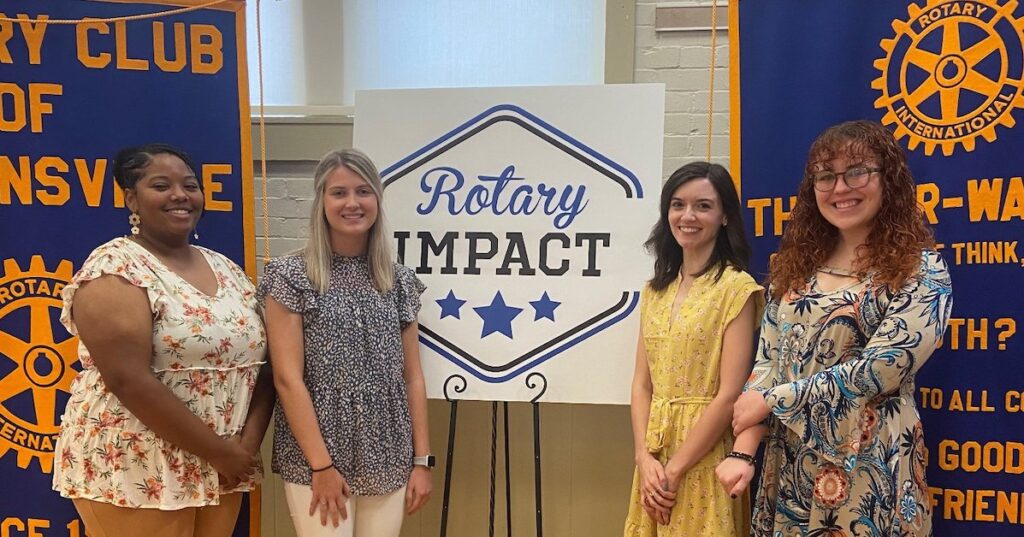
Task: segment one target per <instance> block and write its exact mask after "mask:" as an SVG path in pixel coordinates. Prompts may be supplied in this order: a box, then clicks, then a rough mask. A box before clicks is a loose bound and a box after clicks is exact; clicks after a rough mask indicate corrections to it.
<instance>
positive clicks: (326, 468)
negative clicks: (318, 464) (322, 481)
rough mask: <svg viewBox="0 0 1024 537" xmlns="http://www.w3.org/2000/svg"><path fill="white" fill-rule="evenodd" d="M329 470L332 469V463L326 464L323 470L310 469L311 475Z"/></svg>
mask: <svg viewBox="0 0 1024 537" xmlns="http://www.w3.org/2000/svg"><path fill="white" fill-rule="evenodd" d="M331 468H334V463H333V462H332V463H331V464H328V465H327V466H324V467H323V468H311V470H313V473H314V474H315V473H317V472H323V471H324V470H330V469H331Z"/></svg>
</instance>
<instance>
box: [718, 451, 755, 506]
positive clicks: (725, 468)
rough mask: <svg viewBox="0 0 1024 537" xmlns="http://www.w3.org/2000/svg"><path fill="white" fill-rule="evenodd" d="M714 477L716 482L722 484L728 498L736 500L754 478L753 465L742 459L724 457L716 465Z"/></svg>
mask: <svg viewBox="0 0 1024 537" xmlns="http://www.w3.org/2000/svg"><path fill="white" fill-rule="evenodd" d="M715 475H717V476H718V482H719V483H721V484H722V487H723V488H725V491H726V492H728V493H729V496H731V497H733V498H738V497H739V495H740V494H743V491H744V490H747V486H749V485H750V480H751V479H753V478H754V465H753V464H750V463H749V462H747V461H745V460H743V459H738V458H735V457H726V458H725V460H723V461H722V462H720V463H718V467H717V468H715Z"/></svg>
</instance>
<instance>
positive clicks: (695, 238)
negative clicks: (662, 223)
mask: <svg viewBox="0 0 1024 537" xmlns="http://www.w3.org/2000/svg"><path fill="white" fill-rule="evenodd" d="M725 223H726V218H725V212H724V211H723V210H722V201H721V199H719V197H718V192H717V191H715V187H714V186H712V185H711V181H709V180H708V179H707V178H704V177H702V178H699V179H693V180H690V181H687V182H685V183H683V184H682V185H679V188H676V190H675V192H673V193H672V198H671V200H670V201H669V206H668V224H669V227H670V228H671V230H672V236H673V237H674V238H675V239H676V242H677V243H678V244H679V246H680V247H681V248H682V249H683V251H684V252H685V253H687V254H691V253H693V252H703V251H705V250H706V251H707V252H708V253H710V252H711V249H713V248H714V245H715V240H717V239H718V232H719V231H720V230H721V229H722V226H723V225H724V224H725Z"/></svg>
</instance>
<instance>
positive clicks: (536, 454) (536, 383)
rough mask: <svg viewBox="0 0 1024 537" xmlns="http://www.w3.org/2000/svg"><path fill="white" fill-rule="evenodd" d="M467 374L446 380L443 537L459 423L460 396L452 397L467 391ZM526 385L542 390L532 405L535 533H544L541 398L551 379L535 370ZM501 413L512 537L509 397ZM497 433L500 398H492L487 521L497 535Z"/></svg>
mask: <svg viewBox="0 0 1024 537" xmlns="http://www.w3.org/2000/svg"><path fill="white" fill-rule="evenodd" d="M466 386H467V383H466V378H465V377H463V376H462V375H458V374H455V375H452V376H450V377H448V378H447V379H446V380H445V381H444V398H445V399H446V400H447V401H448V402H449V403H450V407H449V419H448V451H447V453H446V455H445V470H444V498H443V500H442V504H441V537H446V536H447V534H448V508H449V499H450V496H451V481H452V460H453V458H454V454H455V429H456V425H457V423H458V420H457V416H458V411H459V400H458V399H455V398H453V397H452V393H455V394H459V393H462V392H464V391H466ZM526 387H527V388H529V389H531V390H535V389H538V388H539V389H540V391H539V392H538V393H537V395H535V396H534V397H533V398H531V399H530V404H531V405H532V407H533V477H534V495H535V496H534V502H535V503H534V505H535V508H536V521H537V528H536V532H537V533H536V535H537V537H543V535H544V532H543V516H542V508H541V481H540V398H541V397H543V396H544V392H546V391H547V389H548V379H547V377H545V376H544V375H543V374H542V373H538V372H533V373H530V374H529V375H527V376H526ZM501 404H502V411H503V412H502V414H503V419H504V422H503V423H504V436H505V438H504V443H505V528H506V535H507V537H512V480H511V478H510V471H509V469H510V464H509V461H510V457H509V435H508V401H501ZM497 436H498V401H492V402H491V468H490V490H489V492H490V496H489V500H490V501H489V502H488V523H487V535H488V537H494V513H495V506H494V501H495V486H496V482H497V480H496V468H497V443H498V442H497Z"/></svg>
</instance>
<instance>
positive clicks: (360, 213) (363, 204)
mask: <svg viewBox="0 0 1024 537" xmlns="http://www.w3.org/2000/svg"><path fill="white" fill-rule="evenodd" d="M323 200H324V216H325V217H326V218H327V226H328V227H329V228H330V233H331V240H332V242H334V241H338V240H340V241H343V242H347V243H351V242H352V241H353V240H355V241H361V242H363V243H365V242H366V240H367V239H368V238H369V234H370V228H372V227H373V224H374V223H375V222H376V221H377V195H376V194H375V193H374V191H373V188H372V187H371V186H370V185H369V184H368V183H367V182H366V181H365V180H364V179H363V178H362V177H360V176H359V174H357V173H356V172H354V171H352V170H350V169H349V168H347V167H345V166H338V167H337V168H335V169H334V171H332V172H331V173H330V174H328V175H327V178H326V180H325V181H324V193H323Z"/></svg>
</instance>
